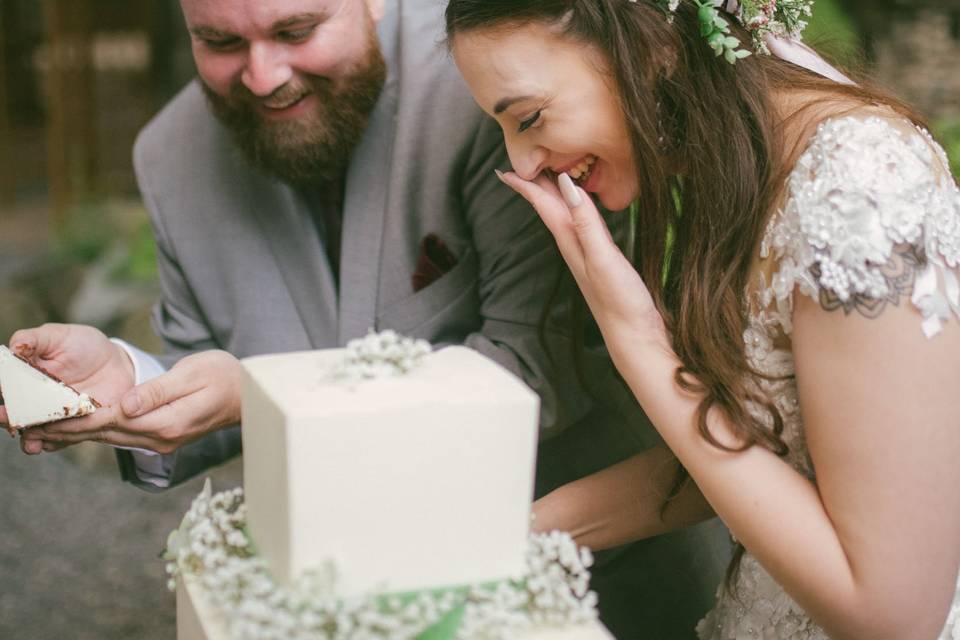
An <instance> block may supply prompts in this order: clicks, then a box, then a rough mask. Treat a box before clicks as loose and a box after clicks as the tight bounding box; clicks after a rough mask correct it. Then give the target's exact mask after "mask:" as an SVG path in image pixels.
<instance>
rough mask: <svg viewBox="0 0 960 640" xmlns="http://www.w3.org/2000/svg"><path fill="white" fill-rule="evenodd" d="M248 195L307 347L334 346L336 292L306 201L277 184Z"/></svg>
mask: <svg viewBox="0 0 960 640" xmlns="http://www.w3.org/2000/svg"><path fill="white" fill-rule="evenodd" d="M250 192H251V196H252V197H253V198H255V199H256V200H257V201H255V202H254V203H253V205H252V206H253V209H254V210H255V211H256V212H257V220H258V222H259V224H260V229H261V231H262V232H263V235H264V237H266V238H267V241H268V243H269V245H270V250H271V251H272V252H273V255H274V258H275V259H276V262H277V266H278V268H279V269H280V272H281V274H282V275H283V280H284V282H285V283H286V285H287V289H288V290H289V292H290V297H291V298H292V299H293V303H294V306H296V308H297V313H299V315H300V320H301V322H302V323H303V328H304V330H305V331H306V333H307V336H308V338H309V339H310V344H311V346H312V347H313V348H315V349H322V348H329V347H335V346H337V345H336V335H337V290H336V286H335V284H334V279H333V273H332V271H331V269H330V265H329V263H328V262H327V256H326V252H325V251H324V249H323V243H322V242H321V241H320V238H319V236H318V234H317V229H316V226H315V224H314V222H313V218H312V215H313V213H315V212H311V211H310V206H311V205H310V203H309V201H306V200H304V199H303V197H301V196H300V195H298V194H296V193H295V192H294V191H293V190H291V189H290V188H288V187H285V186H281V185H279V184H277V183H266V184H262V185H260V186H258V187H257V188H254V189H250ZM278 205H279V206H278Z"/></svg>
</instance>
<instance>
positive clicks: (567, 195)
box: [557, 173, 583, 207]
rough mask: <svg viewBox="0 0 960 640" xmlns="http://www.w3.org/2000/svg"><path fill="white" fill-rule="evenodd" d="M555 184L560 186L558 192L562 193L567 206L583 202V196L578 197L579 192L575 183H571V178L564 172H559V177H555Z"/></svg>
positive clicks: (578, 204)
mask: <svg viewBox="0 0 960 640" xmlns="http://www.w3.org/2000/svg"><path fill="white" fill-rule="evenodd" d="M557 184H558V185H559V186H560V193H561V194H563V199H564V200H565V201H566V202H567V206H568V207H579V206H580V204H581V203H582V202H583V198H581V197H580V192H579V191H577V187H576V185H574V184H573V179H572V178H571V177H570V176H568V175H567V174H565V173H561V174H560V177H559V178H557Z"/></svg>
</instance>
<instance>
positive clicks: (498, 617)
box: [167, 332, 611, 640]
mask: <svg viewBox="0 0 960 640" xmlns="http://www.w3.org/2000/svg"><path fill="white" fill-rule="evenodd" d="M429 351H430V349H429V346H428V345H426V344H425V343H422V342H416V343H415V342H413V341H411V340H408V339H402V338H399V337H398V336H396V335H395V334H392V333H390V332H386V333H384V334H371V335H370V336H368V337H367V338H366V339H364V340H360V341H354V342H353V343H351V345H350V347H349V348H348V349H337V350H327V351H314V352H304V353H295V354H284V355H273V356H260V357H255V358H249V359H247V360H245V361H244V363H243V364H244V367H245V369H246V379H245V383H244V389H243V410H242V412H243V450H244V491H243V492H241V491H240V490H234V491H232V492H226V493H222V494H217V495H215V496H214V495H211V494H210V491H209V487H208V488H207V490H205V492H204V494H202V495H201V496H200V497H199V498H198V499H197V500H196V501H195V502H194V505H193V507H192V508H191V510H190V512H189V513H188V514H187V516H186V517H185V518H184V522H183V524H182V525H181V527H180V529H179V530H178V531H176V532H174V534H172V535H171V540H170V543H169V544H168V552H167V553H168V558H169V559H170V560H171V563H170V565H168V569H169V570H170V571H171V573H172V574H174V576H175V577H177V578H178V579H177V580H176V583H177V617H178V638H179V640H221V639H223V640H227V639H229V638H237V639H241V638H242V639H251V640H252V639H258V638H284V639H292V638H304V639H307V638H315V639H318V640H341V639H343V640H346V639H348V638H350V639H357V640H359V639H361V638H364V639H369V640H374V639H383V640H388V639H389V640H393V639H396V640H400V639H409V640H414V639H423V640H447V639H449V640H454V639H457V640H488V639H490V640H492V639H494V638H496V639H501V638H503V639H507V638H517V639H523V640H528V639H529V640H532V639H534V638H538V639H539V638H543V639H546V638H549V639H551V640H567V639H569V640H609V639H610V638H611V636H610V635H609V634H608V633H607V632H606V631H605V630H603V628H602V627H601V626H600V625H599V623H597V622H596V620H595V617H596V614H595V596H594V595H593V594H592V593H590V592H589V591H588V586H587V583H588V579H589V573H588V572H587V570H586V566H588V565H589V564H590V559H589V552H587V551H586V550H578V549H577V548H576V546H575V545H574V544H573V542H572V541H571V540H570V538H569V537H568V536H565V535H562V534H559V533H554V534H550V535H540V536H530V535H529V533H528V532H529V524H530V504H531V498H532V494H533V480H534V475H533V474H534V461H535V457H536V443H537V422H538V420H537V417H538V410H539V401H538V398H537V396H536V395H535V394H534V393H533V392H532V391H530V390H529V389H528V388H527V387H526V386H525V385H524V384H523V383H522V382H521V381H520V380H518V379H517V378H516V377H514V376H513V375H512V374H510V373H509V372H507V371H506V370H504V369H502V368H501V367H500V366H499V365H497V364H495V363H494V362H492V361H490V360H488V359H487V358H485V357H483V356H481V355H479V354H478V353H476V352H475V351H472V350H470V349H467V348H463V347H450V348H446V349H443V350H441V351H437V352H434V353H429Z"/></svg>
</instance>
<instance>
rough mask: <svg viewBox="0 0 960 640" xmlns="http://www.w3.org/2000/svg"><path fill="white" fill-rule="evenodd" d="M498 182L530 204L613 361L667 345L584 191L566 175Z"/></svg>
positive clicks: (643, 289)
mask: <svg viewBox="0 0 960 640" xmlns="http://www.w3.org/2000/svg"><path fill="white" fill-rule="evenodd" d="M501 180H503V182H504V183H506V184H507V185H508V186H510V187H511V188H512V189H514V190H515V191H516V192H517V193H519V194H520V195H521V196H523V197H524V198H525V199H526V200H527V201H528V202H529V203H530V204H531V205H533V208H534V209H536V211H537V213H538V214H539V215H540V218H542V219H543V222H544V224H546V226H547V228H548V229H549V230H550V232H551V233H552V234H553V237H554V238H555V239H556V241H557V245H558V247H559V248H560V253H561V254H562V255H563V259H564V260H565V261H566V263H567V265H569V267H570V271H571V272H572V273H573V277H574V278H575V279H576V281H577V285H578V286H579V287H580V290H581V291H582V292H583V296H584V299H585V300H586V301H587V304H588V305H589V306H590V310H591V311H592V312H593V315H594V317H595V318H596V320H597V324H598V325H599V326H600V330H601V332H602V333H603V336H604V340H605V341H606V343H607V348H608V349H609V350H610V353H611V355H612V356H613V357H614V360H617V359H618V357H617V356H618V355H620V356H623V355H625V354H626V353H629V352H631V351H633V350H635V349H637V347H639V346H641V345H643V344H644V343H650V342H652V343H655V344H657V345H664V344H668V341H667V339H666V331H665V329H664V325H663V319H662V318H661V316H660V314H659V312H658V311H657V309H656V307H655V305H654V304H653V299H652V298H651V296H650V292H649V290H648V289H647V286H646V285H645V284H644V282H643V280H642V279H641V278H640V275H639V274H638V273H637V272H636V270H635V269H634V268H633V266H632V265H631V264H630V262H629V261H628V260H627V259H626V257H624V255H623V253H622V252H621V251H620V248H619V247H618V246H617V245H616V243H614V241H613V238H612V237H611V235H610V231H609V230H608V229H607V225H606V223H605V222H604V221H603V218H602V217H601V216H600V212H599V211H597V207H596V206H595V205H594V203H593V200H591V199H590V197H589V196H588V195H587V193H586V191H584V190H583V189H581V188H579V187H577V186H576V185H574V184H573V181H572V180H570V177H569V176H567V175H566V174H561V176H560V178H559V180H558V183H557V184H555V183H554V182H553V181H552V180H551V179H550V178H548V177H547V176H546V175H544V174H542V173H541V174H540V175H539V176H537V177H536V178H535V179H534V180H533V181H529V180H524V179H523V178H521V177H520V176H518V175H517V174H515V173H513V172H510V173H505V174H502V175H501ZM564 183H566V184H564ZM558 185H559V186H558Z"/></svg>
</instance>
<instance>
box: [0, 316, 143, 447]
mask: <svg viewBox="0 0 960 640" xmlns="http://www.w3.org/2000/svg"><path fill="white" fill-rule="evenodd" d="M10 350H11V351H13V352H14V353H16V354H18V355H20V356H22V357H24V358H26V359H27V360H29V361H30V362H32V363H34V364H36V365H39V366H40V367H42V368H43V369H45V370H47V371H49V372H50V373H52V374H53V375H55V376H57V377H58V378H60V379H61V380H63V381H64V382H65V383H67V384H68V385H70V386H71V387H73V388H75V389H77V390H78V391H80V392H81V393H86V394H88V395H89V396H91V397H92V398H94V399H95V400H96V401H97V402H99V403H100V404H101V405H104V406H107V405H110V404H112V403H114V402H116V401H117V400H119V399H120V397H121V396H122V395H123V394H124V393H125V392H126V391H128V390H129V389H130V388H131V387H132V386H133V383H134V374H133V363H132V362H130V359H129V358H128V357H127V354H126V353H125V352H124V351H123V349H122V348H120V347H119V346H117V345H115V344H113V343H112V342H110V340H109V339H108V338H107V337H106V336H105V335H103V333H101V332H100V331H98V330H96V329H94V328H93V327H87V326H83V325H71V324H45V325H43V326H41V327H37V328H34V329H23V330H21V331H17V332H16V333H15V334H13V337H11V338H10ZM101 411H102V409H101ZM7 426H8V421H7V411H6V409H5V408H4V407H2V406H0V428H5V427H7ZM28 431H29V430H28ZM21 447H22V448H23V450H24V452H25V453H40V451H41V450H42V442H38V441H33V442H28V441H26V440H21ZM49 448H50V447H48V449H49Z"/></svg>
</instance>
